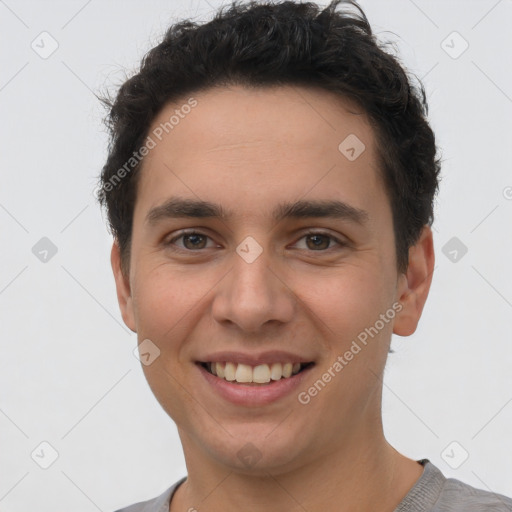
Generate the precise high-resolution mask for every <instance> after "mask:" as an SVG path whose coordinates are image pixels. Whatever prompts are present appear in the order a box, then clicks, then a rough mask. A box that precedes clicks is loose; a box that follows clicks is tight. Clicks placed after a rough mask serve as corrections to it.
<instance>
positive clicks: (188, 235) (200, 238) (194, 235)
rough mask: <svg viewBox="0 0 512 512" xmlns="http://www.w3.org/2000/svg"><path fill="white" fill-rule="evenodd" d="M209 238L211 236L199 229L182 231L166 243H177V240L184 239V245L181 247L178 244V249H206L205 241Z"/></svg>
mask: <svg viewBox="0 0 512 512" xmlns="http://www.w3.org/2000/svg"><path fill="white" fill-rule="evenodd" d="M208 238H210V237H209V236H208V235H205V234H204V233H200V232H199V231H182V232H181V233H180V234H179V235H178V236H175V237H174V238H172V239H171V240H169V241H167V242H165V245H175V244H174V242H176V240H180V239H183V243H184V246H183V247H180V246H179V245H178V246H177V247H178V249H181V250H188V251H194V250H196V249H205V248H206V246H205V243H206V240H207V239H208Z"/></svg>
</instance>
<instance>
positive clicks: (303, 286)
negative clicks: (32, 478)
mask: <svg viewBox="0 0 512 512" xmlns="http://www.w3.org/2000/svg"><path fill="white" fill-rule="evenodd" d="M194 99H195V101H196V102H197V103H195V106H194V107H193V108H190V109H189V108H181V107H182V105H184V104H186V103H187V102H186V100H185V101H184V102H183V103H182V104H181V103H180V104H177V103H176V104H172V105H168V106H166V107H165V108H164V109H163V110H162V112H161V113H160V114H159V116H158V117H157V118H156V119H155V120H154V122H153V126H152V127H151V130H150V132H149V133H150V135H151V134H155V133H156V134H159V137H157V136H155V135H151V136H152V138H153V141H154V142H155V143H156V145H154V147H153V148H152V149H151V151H150V152H149V153H148V154H147V156H146V157H145V161H144V164H143V168H142V170H141V175H140V181H139V183H138V192H137V201H136V204H135V210H134V221H133V236H132V246H131V261H130V270H129V275H123V274H122V272H121V270H120V264H119V259H120V258H119V249H118V247H117V245H116V244H114V247H113V250H112V265H113V269H114V274H115V277H116V285H117V293H118V298H119V303H120V306H121V311H122V314H123V319H124V321H125V323H126V324H127V325H128V326H129V327H130V328H131V329H132V330H133V331H136V332H137V334H138V342H139V343H142V342H144V343H143V344H142V345H141V347H144V351H145V352H148V351H149V352H150V353H151V354H153V355H151V356H146V357H147V358H148V357H149V359H151V361H152V362H151V363H150V364H147V365H146V364H144V365H143V366H142V367H143V370H144V372H145V376H146V378H147V381H148V383H149V385H150V387H151V389H152V391H153V392H154V394H155V396H156V398H157V399H158V401H159V402H160V404H161V405H162V407H163V408H164V410H165V411H166V412H167V413H168V414H169V415H170V416H171V417H172V418H173V420H174V421H175V422H176V424H177V426H178V430H179V433H180V436H181V439H182V442H183V446H184V451H185V456H186V457H189V458H190V459H195V460H201V461H202V463H204V464H208V465H213V466H215V465H220V466H223V467H228V468H230V469H231V470H237V471H258V470H260V469H261V470H269V469H272V470H273V471H274V473H278V472H279V471H284V470H287V469H290V468H294V467H299V466H300V465H303V464H307V463H313V462H314V460H318V459H320V458H321V457H322V456H323V455H326V454H328V453H332V452H335V451H337V450H343V449H345V450H346V449H347V447H348V446H353V447H360V446H362V445H363V444H365V443H366V444H367V445H368V443H369V441H371V439H374V438H376V437H377V436H378V433H379V429H380V428H381V427H380V403H381V390H382V381H381V379H382V373H383V369H384V366H385V361H386V357H387V353H388V349H389V343H390V337H391V334H392V332H395V333H397V334H401V335H408V334H411V333H412V332H413V331H414V329H415V327H416V324H417V322H418V319H419V317H420V314H421V309H422V307H423V303H424V301H425V299H426V295H427V293H428V287H429V285H430V279H429V276H428V271H429V269H431V268H432V265H433V256H432V247H431V232H430V231H429V230H428V228H427V229H426V230H425V231H424V235H423V236H422V238H421V240H420V242H419V243H418V244H417V247H415V248H413V249H412V250H411V253H410V255H411V260H410V262H411V263H410V267H409V270H408V273H406V274H398V273H397V270H396V254H395V249H394V247H395V240H394V232H393V224H392V213H391V206H390V203H389V199H388V197H387V194H386V192H385V189H384V185H383V181H382V179H381V177H380V175H379V172H378V168H377V163H376V162H377V154H376V147H375V142H374V136H373V132H372V128H371V126H370V125H369V123H368V122H367V119H366V117H365V116H364V115H362V114H361V113H360V112H359V113H358V112H357V109H355V107H353V106H351V105H350V104H349V103H348V102H346V101H344V100H342V99H340V98H339V97H338V96H334V95H332V94H331V93H328V92H325V91H320V90H316V89H312V88H297V87H279V88H272V89H270V88H266V89H259V90H253V89H247V88H243V87H238V86H237V87H230V88H219V89H211V90H209V91H206V92H201V93H200V94H197V95H194ZM189 104H191V103H189ZM176 110H178V111H180V112H181V115H180V116H178V117H179V121H178V122H177V123H176V120H174V121H173V122H174V123H175V124H173V127H172V129H169V125H167V127H168V128H167V131H168V133H166V131H165V130H164V131H163V132H162V129H161V126H162V123H165V122H167V121H169V119H170V118H171V116H172V115H173V114H175V111H176ZM184 112H187V113H186V114H184ZM176 119H177V118H176ZM159 127H160V129H159ZM347 137H349V138H348V139H347ZM159 138H161V140H159ZM344 141H345V142H344ZM340 144H341V146H340ZM151 145H153V144H151ZM363 145H364V146H363ZM191 202H205V203H207V204H205V203H202V204H199V205H195V206H194V205H192V203H191ZM430 275H431V273H430ZM144 340H150V341H144ZM356 347H359V349H358V348H356ZM158 350H159V355H158V357H156V358H155V359H154V360H153V358H154V357H155V354H158ZM350 354H351V355H350ZM149 359H148V360H149ZM211 362H215V363H218V364H215V365H209V363H211ZM224 363H226V364H224ZM232 363H233V364H232ZM290 363H291V364H290ZM299 363H300V366H299ZM290 368H291V371H292V375H291V376H289V372H290ZM299 368H300V369H299ZM298 369H299V370H298ZM297 370H298V373H295V372H297ZM211 372H213V373H218V375H214V374H213V373H211ZM232 372H234V375H232ZM223 373H224V377H222V374H223ZM269 375H270V376H269ZM326 375H327V376H326ZM234 377H236V378H237V380H241V381H244V380H251V378H253V379H254V380H258V381H263V382H252V383H238V382H233V381H231V380H226V379H232V378H234ZM274 379H275V380H274ZM268 380H269V382H265V381H268ZM370 444H371V442H370ZM354 449H355V448H354ZM251 460H252V461H253V462H252V463H251V462H250V461H251ZM254 461H257V464H256V463H254Z"/></svg>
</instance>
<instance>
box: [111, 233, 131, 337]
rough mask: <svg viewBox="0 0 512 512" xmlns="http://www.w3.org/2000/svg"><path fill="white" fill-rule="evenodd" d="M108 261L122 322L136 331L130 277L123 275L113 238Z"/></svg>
mask: <svg viewBox="0 0 512 512" xmlns="http://www.w3.org/2000/svg"><path fill="white" fill-rule="evenodd" d="M110 263H111V264H112V271H113V272H114V279H115V282H116V291H117V300H118V302H119V308H120V310H121V315H122V317H123V320H124V323H125V324H126V325H127V326H128V328H129V329H130V330H132V331H133V332H137V329H136V323H135V314H134V310H133V299H132V295H131V289H130V279H129V276H125V275H124V273H123V271H122V269H121V251H120V249H119V244H118V242H117V240H114V243H113V244H112V251H111V253H110Z"/></svg>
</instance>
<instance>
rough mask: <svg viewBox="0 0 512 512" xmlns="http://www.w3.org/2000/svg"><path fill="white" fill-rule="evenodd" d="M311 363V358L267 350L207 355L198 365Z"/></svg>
mask: <svg viewBox="0 0 512 512" xmlns="http://www.w3.org/2000/svg"><path fill="white" fill-rule="evenodd" d="M313 361H314V359H313V358H307V357H302V356H299V355H297V354H292V353H291V352H285V351H283V350H269V351H266V352H260V353H259V354H249V353H247V352H235V351H225V352H214V353H211V354H207V355H205V356H203V357H201V359H199V360H198V362H200V363H224V362H231V363H241V364H248V365H250V366H258V365H260V364H265V363H267V364H269V363H270V364H272V363H283V364H284V363H311V362H313Z"/></svg>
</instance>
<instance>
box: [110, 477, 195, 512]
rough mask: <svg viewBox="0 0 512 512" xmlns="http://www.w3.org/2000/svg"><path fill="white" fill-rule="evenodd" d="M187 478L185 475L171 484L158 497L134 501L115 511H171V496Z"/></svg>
mask: <svg viewBox="0 0 512 512" xmlns="http://www.w3.org/2000/svg"><path fill="white" fill-rule="evenodd" d="M185 479H186V477H183V478H182V479H181V480H179V481H178V482H176V483H174V484H173V485H171V486H170V487H169V488H168V489H166V490H165V491H164V492H163V493H162V494H160V495H159V496H157V497H156V498H152V499H150V500H147V501H140V502H138V503H134V504H133V505H129V506H128V507H124V508H121V509H119V510H116V511H115V512H169V504H170V502H171V497H172V495H173V494H174V491H175V490H176V488H177V487H178V485H180V484H181V483H182V482H184V481H185Z"/></svg>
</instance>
